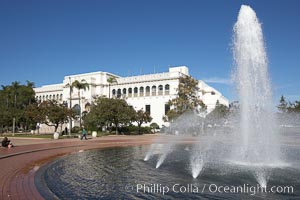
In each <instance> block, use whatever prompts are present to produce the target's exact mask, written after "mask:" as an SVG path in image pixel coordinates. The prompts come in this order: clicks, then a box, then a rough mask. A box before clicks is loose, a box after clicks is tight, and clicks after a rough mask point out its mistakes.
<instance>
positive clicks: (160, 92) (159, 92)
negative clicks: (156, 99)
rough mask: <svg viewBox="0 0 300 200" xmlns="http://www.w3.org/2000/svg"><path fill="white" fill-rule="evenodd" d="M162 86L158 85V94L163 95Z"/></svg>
mask: <svg viewBox="0 0 300 200" xmlns="http://www.w3.org/2000/svg"><path fill="white" fill-rule="evenodd" d="M163 90H164V87H163V86H162V85H159V86H158V95H163Z"/></svg>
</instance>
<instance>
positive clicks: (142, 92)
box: [140, 87, 144, 97]
mask: <svg viewBox="0 0 300 200" xmlns="http://www.w3.org/2000/svg"><path fill="white" fill-rule="evenodd" d="M142 96H144V87H140V97H142Z"/></svg>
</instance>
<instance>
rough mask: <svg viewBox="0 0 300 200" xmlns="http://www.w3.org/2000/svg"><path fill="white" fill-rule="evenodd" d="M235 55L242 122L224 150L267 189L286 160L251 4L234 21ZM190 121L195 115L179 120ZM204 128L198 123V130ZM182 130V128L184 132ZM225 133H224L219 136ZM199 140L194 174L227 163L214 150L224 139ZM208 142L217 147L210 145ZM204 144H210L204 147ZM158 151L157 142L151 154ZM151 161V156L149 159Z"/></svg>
mask: <svg viewBox="0 0 300 200" xmlns="http://www.w3.org/2000/svg"><path fill="white" fill-rule="evenodd" d="M233 29H234V35H233V58H234V61H235V75H234V81H235V83H236V85H237V91H238V94H239V103H240V112H239V114H238V118H239V120H238V123H237V124H234V127H233V129H232V130H231V131H232V134H230V135H227V136H225V137H227V140H228V139H229V138H230V139H229V140H230V142H228V143H227V144H223V145H222V146H219V147H218V148H219V152H221V154H225V153H224V152H227V154H228V155H229V156H228V155H226V156H225V157H226V158H227V160H223V159H222V162H224V163H229V164H232V165H236V166H237V167H239V166H247V168H251V171H252V172H253V175H254V177H255V178H256V180H257V182H258V183H259V184H260V185H261V186H262V187H266V184H267V179H268V177H269V174H270V170H269V169H270V168H271V166H273V167H276V166H278V165H282V164H284V163H283V162H281V161H280V159H281V158H280V146H279V144H278V138H277V135H278V132H277V127H276V120H275V116H274V114H273V113H274V111H273V108H272V105H273V104H272V92H271V85H270V80H269V77H268V60H267V55H266V50H265V45H264V38H263V32H262V28H261V24H260V22H259V20H258V18H257V17H256V14H255V12H254V11H253V10H252V8H251V7H250V6H245V5H242V6H241V9H240V11H239V15H238V19H237V22H236V23H235V25H234V28H233ZM182 121H185V122H184V124H185V125H184V126H183V127H184V128H187V126H189V125H187V124H190V123H186V122H189V121H190V119H189V116H185V117H184V118H180V119H179V120H178V121H177V122H175V123H182ZM200 129H203V128H199V127H198V132H199V130H200ZM180 132H181V131H180V130H179V133H180ZM219 137H221V136H219ZM201 140H203V136H201V137H200V138H199V139H198V142H196V144H195V145H194V147H193V150H192V151H191V155H190V169H191V174H192V176H193V178H197V177H198V175H199V174H200V173H201V171H202V169H203V168H205V165H206V164H209V163H212V162H218V163H220V162H221V161H220V160H218V158H216V155H212V154H211V153H210V151H211V148H214V147H215V145H212V144H213V143H215V142H217V141H219V142H220V138H219V139H216V138H214V137H213V136H207V138H206V144H205V145H204V144H203V143H202V142H201ZM176 143H178V139H171V140H170V141H169V142H168V143H167V144H165V147H164V148H162V152H161V154H160V156H159V159H158V162H157V164H156V168H159V167H160V166H161V165H162V163H163V161H164V160H165V159H166V157H167V155H168V154H169V153H170V152H171V151H172V149H173V148H172V147H173V146H174V145H175V144H176ZM207 143H209V144H211V145H207ZM203 146H205V147H204V148H203ZM151 152H153V146H152V148H151V149H150V150H149V152H148V153H147V156H146V157H147V158H148V157H149V156H150V155H151ZM223 158H224V157H223ZM145 160H148V159H145Z"/></svg>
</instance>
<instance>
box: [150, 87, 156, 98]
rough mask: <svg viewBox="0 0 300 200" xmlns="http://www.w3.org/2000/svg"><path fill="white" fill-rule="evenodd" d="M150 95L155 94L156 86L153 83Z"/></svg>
mask: <svg viewBox="0 0 300 200" xmlns="http://www.w3.org/2000/svg"><path fill="white" fill-rule="evenodd" d="M151 95H152V96H156V86H155V85H153V86H152V94H151Z"/></svg>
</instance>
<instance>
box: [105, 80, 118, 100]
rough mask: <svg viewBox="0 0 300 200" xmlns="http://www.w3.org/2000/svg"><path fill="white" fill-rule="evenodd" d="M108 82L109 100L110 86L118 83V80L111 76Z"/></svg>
mask: <svg viewBox="0 0 300 200" xmlns="http://www.w3.org/2000/svg"><path fill="white" fill-rule="evenodd" d="M107 82H108V98H110V85H111V84H113V83H117V79H116V78H115V77H112V76H110V77H109V78H108V79H107Z"/></svg>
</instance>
